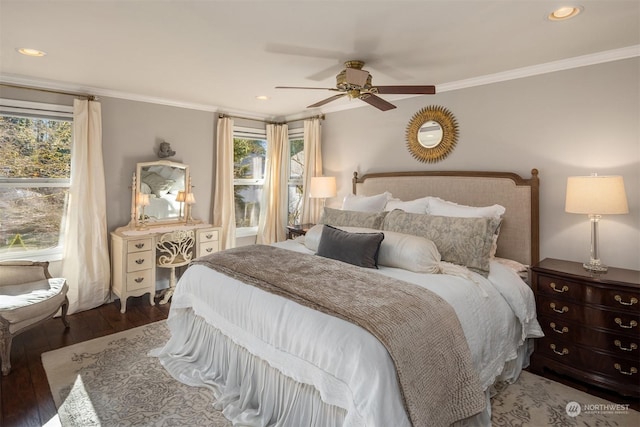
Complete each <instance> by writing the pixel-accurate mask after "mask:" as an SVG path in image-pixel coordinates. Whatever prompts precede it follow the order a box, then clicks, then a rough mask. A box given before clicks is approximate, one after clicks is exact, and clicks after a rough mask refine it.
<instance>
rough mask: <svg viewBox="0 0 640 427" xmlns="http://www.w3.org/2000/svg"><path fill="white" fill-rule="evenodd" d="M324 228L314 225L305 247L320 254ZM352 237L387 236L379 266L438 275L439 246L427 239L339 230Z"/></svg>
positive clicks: (306, 238)
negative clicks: (357, 235)
mask: <svg viewBox="0 0 640 427" xmlns="http://www.w3.org/2000/svg"><path fill="white" fill-rule="evenodd" d="M322 228H323V225H322V224H318V225H314V226H313V227H311V228H310V229H309V230H308V231H307V233H306V234H305V235H304V245H305V246H306V247H307V248H308V249H310V250H312V251H314V252H317V250H318V245H319V244H320V238H321V236H322ZM335 228H339V229H340V230H343V231H347V232H349V233H384V240H383V241H382V243H381V244H380V252H378V265H384V266H387V267H396V268H403V269H405V270H409V271H413V272H416V273H438V272H439V271H440V260H441V258H440V252H438V248H437V247H436V245H435V243H433V242H432V241H431V240H428V239H425V238H424V237H419V236H412V235H409V234H402V233H396V232H393V231H381V230H375V229H372V228H362V227H335Z"/></svg>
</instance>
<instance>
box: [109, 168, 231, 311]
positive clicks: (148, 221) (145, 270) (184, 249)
mask: <svg viewBox="0 0 640 427" xmlns="http://www.w3.org/2000/svg"><path fill="white" fill-rule="evenodd" d="M180 193H182V194H180ZM185 194H186V195H188V196H189V197H185ZM194 202H195V198H193V194H191V178H190V176H189V166H188V165H185V164H182V163H176V162H171V161H167V160H159V161H155V162H146V163H138V164H137V168H136V173H134V174H133V180H132V183H131V222H130V223H129V225H127V226H124V227H120V228H117V229H116V230H115V231H112V232H111V288H112V290H113V292H114V293H115V294H116V295H117V296H118V297H119V298H120V306H121V309H120V312H122V313H124V312H125V311H126V310H127V299H128V298H129V297H133V296H141V295H144V294H146V293H149V302H150V303H151V305H155V303H154V300H153V299H154V297H155V293H156V267H163V268H169V269H171V278H170V282H169V289H168V290H167V292H166V293H165V295H164V298H163V299H162V301H161V302H160V303H161V304H164V303H166V302H168V301H169V298H171V295H173V290H174V289H175V268H177V267H180V266H184V265H187V264H188V263H189V262H190V261H191V260H192V259H195V258H198V257H200V256H203V255H207V254H210V253H214V252H217V251H219V250H220V228H217V227H213V226H212V225H211V224H203V223H202V222H201V221H198V220H193V219H191V206H190V204H191V203H194ZM183 205H185V206H183ZM145 207H146V208H147V211H146V212H145ZM183 207H184V209H183Z"/></svg>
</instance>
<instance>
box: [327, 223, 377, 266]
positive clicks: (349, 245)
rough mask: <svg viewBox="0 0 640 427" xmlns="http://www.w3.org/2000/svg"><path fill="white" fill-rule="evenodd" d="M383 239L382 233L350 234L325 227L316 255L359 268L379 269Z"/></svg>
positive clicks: (328, 226)
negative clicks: (379, 254) (379, 256)
mask: <svg viewBox="0 0 640 427" xmlns="http://www.w3.org/2000/svg"><path fill="white" fill-rule="evenodd" d="M383 239H384V234H382V233H349V232H347V231H342V230H339V229H337V228H334V227H331V226H330V225H325V226H323V228H322V236H321V237H320V243H319V244H318V252H316V255H320V256H323V257H325V258H331V259H336V260H338V261H342V262H346V263H349V264H353V265H357V266H358V267H365V268H378V252H379V250H380V243H382V240H383Z"/></svg>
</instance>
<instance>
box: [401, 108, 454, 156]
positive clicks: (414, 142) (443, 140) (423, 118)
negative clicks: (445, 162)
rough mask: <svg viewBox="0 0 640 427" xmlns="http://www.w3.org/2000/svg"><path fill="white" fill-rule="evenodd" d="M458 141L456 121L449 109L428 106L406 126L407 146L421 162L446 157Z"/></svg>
mask: <svg viewBox="0 0 640 427" xmlns="http://www.w3.org/2000/svg"><path fill="white" fill-rule="evenodd" d="M457 141H458V123H457V122H456V119H455V117H454V116H453V114H451V112H450V111H449V110H447V109H446V108H444V107H439V106H429V107H425V108H423V109H421V110H420V111H418V112H417V113H416V114H414V116H413V117H412V118H411V120H410V121H409V125H408V126H407V147H408V148H409V152H410V153H411V155H412V156H413V157H415V158H416V159H417V160H419V161H421V162H429V163H435V162H437V161H440V160H442V159H444V158H445V157H447V155H448V154H449V153H450V152H451V151H452V150H453V148H454V147H455V145H456V142H457Z"/></svg>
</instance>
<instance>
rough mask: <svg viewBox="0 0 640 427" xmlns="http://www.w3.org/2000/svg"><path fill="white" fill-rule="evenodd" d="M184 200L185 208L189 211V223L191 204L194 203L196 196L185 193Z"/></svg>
mask: <svg viewBox="0 0 640 427" xmlns="http://www.w3.org/2000/svg"><path fill="white" fill-rule="evenodd" d="M184 202H185V203H186V204H187V210H188V212H189V214H188V217H187V224H190V223H191V222H193V218H191V205H194V204H195V203H196V196H194V194H193V193H185V195H184ZM185 214H186V212H185Z"/></svg>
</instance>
